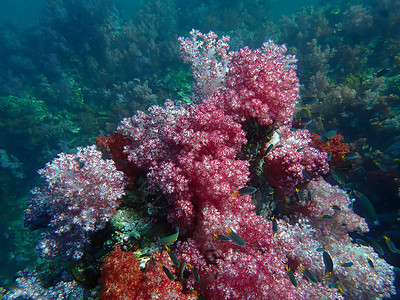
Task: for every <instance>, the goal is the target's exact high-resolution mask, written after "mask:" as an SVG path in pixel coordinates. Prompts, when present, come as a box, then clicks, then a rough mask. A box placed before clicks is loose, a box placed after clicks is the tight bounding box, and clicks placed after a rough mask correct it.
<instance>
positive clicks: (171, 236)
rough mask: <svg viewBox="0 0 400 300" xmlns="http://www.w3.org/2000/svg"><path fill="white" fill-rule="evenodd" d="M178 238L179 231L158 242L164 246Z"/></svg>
mask: <svg viewBox="0 0 400 300" xmlns="http://www.w3.org/2000/svg"><path fill="white" fill-rule="evenodd" d="M178 236H179V229H178V231H177V232H176V233H174V234H171V235H169V236H166V237H164V238H162V239H160V242H161V244H164V245H171V244H173V243H174V242H175V241H176V240H177V239H178Z"/></svg>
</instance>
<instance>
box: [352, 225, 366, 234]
mask: <svg viewBox="0 0 400 300" xmlns="http://www.w3.org/2000/svg"><path fill="white" fill-rule="evenodd" d="M354 228H355V229H356V231H357V233H358V234H359V235H361V236H364V232H363V231H362V230H361V228H360V227H358V226H356V227H354Z"/></svg>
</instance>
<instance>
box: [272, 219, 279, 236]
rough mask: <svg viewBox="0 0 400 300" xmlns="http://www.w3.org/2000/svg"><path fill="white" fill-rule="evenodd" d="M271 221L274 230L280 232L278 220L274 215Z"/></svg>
mask: <svg viewBox="0 0 400 300" xmlns="http://www.w3.org/2000/svg"><path fill="white" fill-rule="evenodd" d="M271 221H272V231H273V232H274V233H277V232H278V222H276V219H275V217H274V216H272V218H271Z"/></svg>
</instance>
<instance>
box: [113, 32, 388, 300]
mask: <svg viewBox="0 0 400 300" xmlns="http://www.w3.org/2000/svg"><path fill="white" fill-rule="evenodd" d="M197 35H198V34H197ZM198 36H200V35H198ZM209 37H215V35H209V36H207V38H209ZM203 38H204V36H203ZM185 41H186V42H185ZM195 41H196V36H193V35H192V40H191V41H190V42H187V40H185V39H181V43H183V46H182V47H198V44H196V42H195ZM214 43H216V41H214ZM201 45H202V44H201ZM212 46H213V42H212V41H208V42H207V45H206V47H207V51H206V54H209V53H217V52H218V51H220V50H221V49H218V47H215V49H210V47H212ZM224 49H225V48H224ZM192 50H193V49H192ZM194 50H196V49H194ZM185 51H186V53H194V55H193V56H191V58H190V60H189V61H191V62H194V61H195V60H202V59H211V60H213V59H216V58H215V57H211V58H210V56H207V55H206V58H205V57H204V56H202V55H201V53H202V52H201V51H197V52H196V51H194V52H190V49H186V50H185ZM213 51H215V52H213ZM284 52H285V48H284V47H279V46H276V45H275V44H273V43H272V42H269V43H267V44H265V45H264V48H263V49H262V50H254V51H252V50H250V49H248V48H245V49H242V50H240V51H238V52H234V53H229V55H230V57H231V58H232V60H231V61H230V62H229V64H227V68H228V70H227V72H226V74H225V75H224V74H223V73H219V75H221V76H223V77H224V78H222V79H221V80H220V81H219V82H220V83H221V85H222V84H223V86H220V87H219V85H211V84H210V85H207V84H203V85H202V87H205V88H208V89H209V90H207V91H206V92H205V91H204V90H202V92H201V94H200V95H199V96H204V95H206V96H207V99H203V102H202V103H200V104H197V105H191V106H190V107H189V108H183V107H176V106H175V105H174V104H173V103H172V102H170V101H167V102H166V104H165V106H164V108H163V107H158V106H156V107H152V108H151V109H150V110H149V114H147V115H146V114H144V113H142V112H139V113H138V114H137V115H136V116H134V117H133V118H130V119H125V120H123V122H122V123H121V125H120V126H119V127H118V131H119V132H120V133H121V134H124V135H127V136H128V137H129V138H130V139H131V140H132V143H131V144H130V145H128V146H127V147H125V151H126V154H128V159H129V160H130V161H131V162H132V164H133V165H134V166H135V167H140V168H143V169H144V170H145V171H146V172H147V178H148V179H149V183H150V186H152V187H158V188H159V189H160V190H161V191H162V192H163V193H164V194H165V195H167V196H168V199H169V201H170V205H171V210H170V212H169V216H168V219H169V221H170V222H171V223H173V224H174V225H177V226H178V227H179V228H180V231H181V233H182V234H183V235H184V236H185V237H186V238H187V239H186V241H185V242H178V245H177V247H176V250H175V252H176V255H177V256H178V259H179V260H180V261H182V262H187V263H190V264H191V265H193V267H194V268H196V270H197V271H198V273H199V275H200V282H197V281H196V280H195V278H193V276H189V277H187V278H185V279H186V281H185V283H186V286H187V289H188V290H191V289H195V290H199V291H200V292H201V293H203V294H204V295H205V296H206V297H207V298H209V299H274V298H276V297H278V296H277V295H279V297H280V298H281V299H295V298H296V299H333V298H337V299H341V298H342V295H340V293H339V291H338V290H336V289H332V288H329V286H328V284H326V283H325V282H324V280H323V276H322V275H323V274H322V270H323V269H324V267H323V265H321V259H320V257H318V258H317V255H316V254H314V256H312V258H314V259H319V262H318V263H317V264H315V265H313V264H312V263H313V261H312V260H310V259H309V257H307V256H306V255H303V253H311V252H312V251H315V250H314V249H311V248H310V247H309V246H311V245H312V246H315V244H317V243H324V241H325V240H326V239H330V243H333V241H335V240H336V239H343V240H342V241H341V243H340V246H338V248H340V251H342V252H343V253H344V251H345V250H346V249H349V248H348V247H350V248H351V243H350V240H349V237H348V235H347V230H354V226H355V225H356V224H358V226H359V227H360V228H363V229H365V222H364V221H363V219H362V218H359V217H357V216H356V215H355V214H354V213H352V212H351V210H350V209H348V207H346V209H343V212H342V213H341V214H339V213H338V214H337V218H338V222H341V221H343V222H344V221H347V224H349V226H350V227H349V228H346V229H343V227H342V226H341V223H336V224H337V225H336V226H326V221H327V220H325V219H323V218H321V217H319V216H316V215H315V214H323V213H325V212H324V211H325V209H327V207H326V205H329V203H330V202H329V201H328V200H327V199H326V198H327V197H326V196H325V197H323V196H320V195H319V194H318V192H317V191H315V197H317V198H315V199H316V200H317V199H320V200H321V201H314V202H313V201H311V203H312V204H311V205H310V207H303V206H302V205H297V209H298V210H299V213H298V214H296V217H297V218H298V220H299V221H298V224H295V225H292V224H291V223H290V222H289V221H285V220H284V219H283V220H281V221H279V222H278V225H279V227H280V229H278V230H279V231H278V234H274V232H273V230H272V228H271V227H272V226H271V223H270V222H269V221H267V220H265V219H263V218H262V217H261V216H259V215H256V213H255V212H254V211H253V209H254V205H253V203H252V199H251V196H249V195H241V196H234V195H233V194H232V192H234V191H235V190H237V189H239V188H241V187H243V186H245V185H246V183H247V182H248V180H249V175H250V169H249V167H250V164H249V162H248V161H246V160H240V159H238V158H237V157H238V154H239V152H240V150H241V147H242V146H243V145H245V143H246V138H245V134H246V132H244V130H243V128H245V127H243V128H242V124H243V123H245V122H254V121H255V123H257V126H265V125H268V126H269V125H272V126H271V127H270V128H274V129H275V131H276V134H277V135H279V136H280V141H279V142H278V143H279V144H282V146H281V147H276V148H274V149H273V150H271V152H270V153H268V155H267V156H266V157H265V165H264V167H265V172H266V173H267V175H268V177H269V179H270V181H271V184H272V185H274V186H275V187H277V192H278V193H279V194H281V195H282V194H283V195H291V194H293V193H294V191H295V187H296V185H297V184H299V183H301V184H305V183H307V182H310V183H309V185H310V187H311V188H312V189H316V190H318V189H321V190H322V192H321V193H322V194H321V195H325V194H327V193H328V191H327V189H328V188H329V187H330V186H329V185H328V187H326V186H325V185H324V184H322V183H321V182H319V181H316V180H317V179H318V178H319V177H320V175H321V174H324V173H326V172H328V170H329V166H328V163H327V154H326V153H324V152H320V151H319V150H318V149H315V148H313V147H312V146H311V141H312V140H311V137H310V134H309V132H308V131H307V130H298V131H291V130H290V127H288V126H287V125H289V124H290V122H291V120H292V117H293V113H294V107H295V104H296V101H297V98H298V79H297V77H296V73H295V65H294V61H295V60H294V58H293V57H292V56H285V55H284ZM196 55H197V56H196ZM216 62H217V61H214V63H216ZM203 63H204V64H206V65H207V62H203ZM196 65H201V62H196V64H195V66H196ZM211 65H213V64H211ZM214 67H217V65H215V64H214ZM219 67H221V66H219ZM219 67H218V68H219ZM203 75H204V74H203ZM196 79H197V80H200V79H201V78H200V77H197V78H196ZM213 89H215V90H213ZM279 126H281V127H279ZM278 127H279V128H278ZM264 128H265V127H264ZM278 143H277V144H278ZM275 146H276V145H275ZM308 177H309V178H308ZM315 182H318V183H319V184H316V183H315ZM313 184H315V186H313ZM343 193H344V192H343ZM328 194H329V193H328ZM329 195H331V196H332V197H334V196H335V197H336V198H335V199H337V201H336V202H337V203H336V202H335V203H336V205H341V206H343V205H344V203H346V201H347V202H348V198H347V196H345V194H344V195H341V194H340V192H338V191H337V190H336V194H332V193H331V194H329ZM331 200H332V199H331ZM301 212H303V213H304V215H300V213H301ZM347 217H349V218H350V221H349V220H347V219H346V218H347ZM363 222H364V223H363ZM304 224H305V225H304ZM345 224H346V222H345ZM298 227H301V228H303V229H304V230H305V233H301V231H298V230H296V228H298ZM228 228H230V229H231V230H233V231H234V232H236V233H237V234H238V235H239V236H240V237H241V238H243V240H244V242H245V243H246V245H245V246H240V245H238V244H237V243H235V242H233V241H227V242H223V241H221V240H220V239H219V238H216V237H215V234H216V235H220V236H223V235H227V234H228V233H227V229H228ZM285 229H286V230H287V232H290V233H288V235H289V236H288V237H287V238H286V240H285V239H283V238H281V237H282V236H285ZM307 234H310V235H311V237H310V238H309V239H308V240H309V241H310V243H311V244H309V245H308V244H307V245H306V247H304V248H302V247H301V246H302V244H301V242H302V240H301V236H302V235H307ZM288 241H289V242H288ZM305 241H307V240H305ZM298 245H300V246H298ZM346 247H347V248H346ZM290 250H292V251H290ZM295 250H303V251H302V252H299V251H295ZM360 250H363V249H360ZM361 252H362V251H361ZM371 252H372V250H371V248H368V251H366V252H362V253H364V254H362V255H366V254H365V253H368V255H369V254H371ZM319 255H320V253H319ZM374 259H375V257H374ZM379 263H381V264H382V266H383V268H382V269H379V272H380V273H379V276H377V277H374V278H373V282H375V283H379V282H380V281H379V278H381V277H384V276H387V278H389V279H388V280H387V281H385V284H384V285H382V284H380V285H379V288H378V289H377V290H376V291H373V292H372V294H374V295H384V296H387V295H389V294H390V293H393V290H392V285H391V282H392V281H393V272H392V270H391V269H390V268H389V267H388V265H387V264H386V263H384V262H383V261H382V260H380V261H379ZM285 264H288V265H290V266H291V268H292V269H293V272H294V276H295V278H296V279H297V280H298V281H299V285H298V286H297V287H295V286H294V285H293V284H292V283H291V282H290V279H289V277H288V274H287V273H286V271H285ZM299 265H302V266H306V267H307V268H310V270H312V271H313V272H315V274H316V275H317V276H318V278H319V282H318V283H312V282H310V281H308V280H305V279H303V276H302V275H303V274H302V273H301V272H300V271H299V270H297V268H298V266H299ZM172 269H173V270H174V272H177V270H176V269H175V268H172ZM354 273H355V274H354V276H360V277H362V276H363V275H362V272H361V271H360V270H357V269H354ZM339 275H340V274H339ZM342 277H343V276H342ZM346 280H347V281H351V280H352V279H351V278H346V279H345V280H343V282H346ZM346 288H347V287H346ZM359 288H360V289H361V290H360V291H357V290H354V289H353V290H346V292H345V293H346V295H357V294H359V295H364V294H369V292H366V291H364V290H362V287H359ZM348 289H351V286H349V287H348Z"/></svg>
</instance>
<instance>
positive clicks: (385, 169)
mask: <svg viewBox="0 0 400 300" xmlns="http://www.w3.org/2000/svg"><path fill="white" fill-rule="evenodd" d="M376 166H377V167H378V169H379V170H381V171H383V172H385V173H387V172H388V171H389V170H388V168H387V167H386V166H385V165H382V164H381V163H379V164H376Z"/></svg>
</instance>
